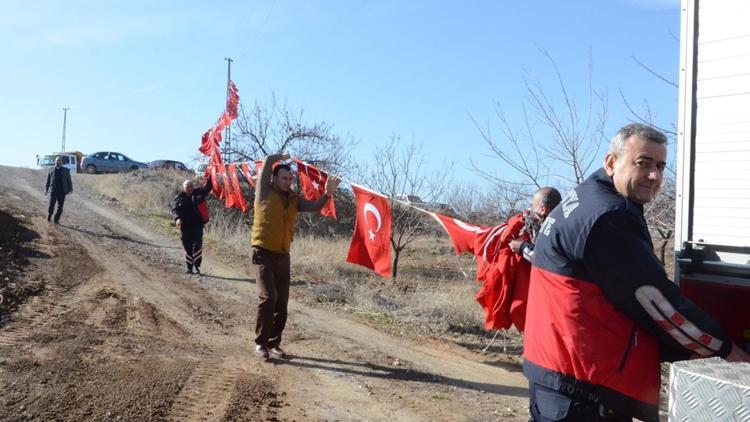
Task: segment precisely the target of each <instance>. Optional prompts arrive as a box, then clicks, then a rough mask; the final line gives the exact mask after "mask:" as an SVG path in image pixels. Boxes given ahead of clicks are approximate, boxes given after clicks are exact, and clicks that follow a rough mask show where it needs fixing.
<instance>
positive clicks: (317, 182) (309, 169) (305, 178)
mask: <svg viewBox="0 0 750 422" xmlns="http://www.w3.org/2000/svg"><path fill="white" fill-rule="evenodd" d="M294 162H295V163H297V173H298V174H299V181H300V184H301V185H302V194H303V195H304V196H305V198H306V199H309V200H311V201H316V200H318V199H320V197H321V196H323V194H324V193H325V186H326V181H328V173H326V172H324V171H322V170H320V169H319V168H317V167H315V166H313V165H312V164H307V163H305V162H302V161H300V160H298V159H296V158H295V159H294ZM320 214H322V215H325V216H326V217H333V218H334V219H336V205H335V204H334V203H333V197H331V198H330V199H329V200H328V202H326V204H325V205H324V206H323V208H321V209H320Z"/></svg>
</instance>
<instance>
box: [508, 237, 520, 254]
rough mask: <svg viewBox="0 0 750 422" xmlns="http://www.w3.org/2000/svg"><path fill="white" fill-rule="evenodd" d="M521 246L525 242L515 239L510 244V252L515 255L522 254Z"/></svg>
mask: <svg viewBox="0 0 750 422" xmlns="http://www.w3.org/2000/svg"><path fill="white" fill-rule="evenodd" d="M521 245H523V240H521V239H513V240H511V241H510V243H509V244H508V246H510V250H512V251H513V252H515V253H521Z"/></svg>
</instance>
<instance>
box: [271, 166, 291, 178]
mask: <svg viewBox="0 0 750 422" xmlns="http://www.w3.org/2000/svg"><path fill="white" fill-rule="evenodd" d="M282 169H284V170H286V171H288V172H289V173H291V172H292V168H291V167H290V166H289V164H279V165H278V166H276V167H274V168H273V175H274V176H278V175H279V171H281V170H282Z"/></svg>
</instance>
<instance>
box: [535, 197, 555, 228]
mask: <svg viewBox="0 0 750 422" xmlns="http://www.w3.org/2000/svg"><path fill="white" fill-rule="evenodd" d="M531 211H532V212H533V214H534V218H535V219H536V222H537V223H541V222H542V221H544V219H545V218H547V215H549V212H550V211H551V210H548V209H547V207H545V206H544V205H543V204H542V194H541V193H537V194H536V195H534V198H533V199H532V200H531Z"/></svg>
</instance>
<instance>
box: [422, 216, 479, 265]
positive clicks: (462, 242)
mask: <svg viewBox="0 0 750 422" xmlns="http://www.w3.org/2000/svg"><path fill="white" fill-rule="evenodd" d="M430 215H431V216H432V218H434V219H435V220H436V221H437V222H438V223H440V225H441V226H443V228H444V229H445V231H446V232H448V237H450V238H451V243H452V244H453V250H455V251H456V255H461V254H462V253H464V252H471V253H474V246H475V244H476V240H477V233H478V232H479V231H480V230H481V229H482V228H483V227H479V226H475V225H473V224H468V223H464V222H463V221H461V220H459V219H457V218H452V217H448V216H445V215H442V214H438V213H436V212H431V213H430Z"/></svg>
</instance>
